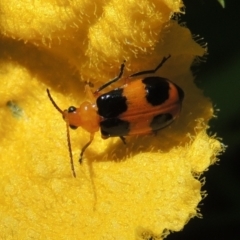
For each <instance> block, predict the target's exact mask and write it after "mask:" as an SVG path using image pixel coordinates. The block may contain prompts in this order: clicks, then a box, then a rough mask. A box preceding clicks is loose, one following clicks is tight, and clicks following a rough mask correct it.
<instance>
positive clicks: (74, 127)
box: [69, 125, 78, 129]
mask: <svg viewBox="0 0 240 240" xmlns="http://www.w3.org/2000/svg"><path fill="white" fill-rule="evenodd" d="M69 127H70V128H71V129H77V128H78V127H76V126H73V125H69Z"/></svg>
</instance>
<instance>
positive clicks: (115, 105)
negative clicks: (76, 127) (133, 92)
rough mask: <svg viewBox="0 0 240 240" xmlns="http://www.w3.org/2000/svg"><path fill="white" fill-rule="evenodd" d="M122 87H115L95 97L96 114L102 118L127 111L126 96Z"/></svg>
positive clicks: (115, 115)
mask: <svg viewBox="0 0 240 240" xmlns="http://www.w3.org/2000/svg"><path fill="white" fill-rule="evenodd" d="M122 93H123V89H122V88H117V89H115V90H112V91H110V92H108V93H105V94H102V95H101V96H99V97H98V98H97V101H96V102H97V107H98V114H99V115H100V116H102V117H104V118H115V117H118V116H119V115H120V114H121V113H123V112H125V111H127V98H126V97H125V96H123V95H122Z"/></svg>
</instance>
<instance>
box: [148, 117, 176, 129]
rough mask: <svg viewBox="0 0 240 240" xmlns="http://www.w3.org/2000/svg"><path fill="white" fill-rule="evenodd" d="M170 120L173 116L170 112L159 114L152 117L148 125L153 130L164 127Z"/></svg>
mask: <svg viewBox="0 0 240 240" xmlns="http://www.w3.org/2000/svg"><path fill="white" fill-rule="evenodd" d="M172 121H173V117H172V115H171V114H170V113H164V114H159V115H157V116H155V117H154V118H153V119H152V121H151V123H150V127H151V128H152V130H153V131H157V130H159V129H161V128H164V127H166V126H167V125H169V124H170V123H171V122H172Z"/></svg>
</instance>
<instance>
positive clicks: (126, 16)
mask: <svg viewBox="0 0 240 240" xmlns="http://www.w3.org/2000/svg"><path fill="white" fill-rule="evenodd" d="M181 7H182V3H181V1H176V0H162V1H155V2H152V1H147V0H145V1H117V0H112V1H103V2H101V1H98V2H97V3H96V2H94V1H93V2H91V1H80V0H79V1H67V0H62V1H46V0H45V1H13V0H11V1H6V0H2V1H1V3H0V9H1V12H0V24H1V25H0V30H1V34H2V35H4V36H5V37H4V38H2V39H1V40H0V41H1V42H0V79H1V84H0V95H1V99H0V122H1V127H0V134H1V144H0V156H1V158H0V159H1V168H0V178H1V182H0V188H1V191H0V194H1V196H0V215H1V218H0V238H2V239H124V240H125V239H138V240H140V239H150V237H152V238H154V239H162V237H163V236H164V235H166V234H167V231H166V229H168V230H172V231H179V230H181V229H182V228H183V226H184V225H185V224H186V222H187V221H188V220H189V219H190V218H191V217H194V216H196V215H197V214H198V213H197V206H198V203H199V201H201V199H202V196H201V185H202V184H201V181H200V180H199V176H200V175H201V173H202V172H203V171H205V170H206V169H207V168H208V167H209V165H211V164H213V163H214V162H215V161H216V156H217V155H218V154H219V152H220V151H221V150H222V146H221V143H220V142H219V141H218V140H217V139H214V138H213V137H209V136H208V135H207V134H206V128H207V122H208V120H209V119H210V118H211V117H212V115H213V109H212V105H211V102H210V101H209V99H207V98H206V97H204V96H203V94H202V92H201V91H200V90H199V89H198V88H197V87H196V86H195V85H194V83H193V77H192V74H191V72H190V70H189V68H190V65H191V64H192V61H193V60H194V58H195V57H196V56H203V55H204V54H205V53H206V49H204V48H203V47H201V46H200V45H198V44H197V43H196V42H195V41H194V40H193V39H192V37H191V33H190V32H189V30H188V29H187V28H185V27H182V26H179V25H178V24H177V23H176V22H175V21H169V19H170V17H171V16H172V14H173V12H180V11H181ZM19 39H22V40H23V41H19ZM24 42H25V43H24ZM26 42H27V43H26ZM169 54H171V56H172V57H171V58H170V59H169V60H168V61H167V62H166V64H165V65H164V66H163V67H162V69H161V70H160V71H159V75H161V76H163V77H167V78H169V79H171V80H172V81H173V82H175V83H176V84H178V85H179V86H180V87H181V88H182V89H183V90H184V92H185V99H184V103H183V109H182V113H181V116H180V117H179V118H178V119H177V120H176V121H175V122H174V123H173V124H172V125H171V126H170V127H168V128H166V129H164V130H162V131H160V132H159V134H158V135H157V136H156V137H155V136H143V137H131V138H127V145H126V146H124V145H123V144H122V142H121V141H120V140H119V139H117V138H116V139H115V138H112V139H109V140H102V139H101V137H100V134H97V135H96V137H95V139H94V142H93V143H92V144H91V146H90V147H89V148H88V149H87V151H86V153H85V155H84V160H83V164H82V165H81V166H80V165H79V164H78V162H77V159H78V156H79V152H80V149H81V147H82V146H83V145H84V144H85V143H86V142H87V141H88V138H89V134H88V133H86V132H84V131H83V130H82V129H78V130H76V131H71V141H72V149H73V155H74V160H75V168H76V173H77V178H76V179H75V178H73V176H72V173H71V169H70V164H69V153H68V148H67V142H66V128H65V123H64V121H63V120H62V117H61V116H60V114H59V113H58V112H57V111H56V110H55V109H54V108H53V106H52V104H51V102H50V101H49V99H48V97H47V94H46V88H50V89H51V94H52V96H53V98H54V99H55V101H56V102H57V104H58V105H59V107H60V108H62V109H65V108H67V107H68V106H70V105H75V106H78V105H79V103H80V102H81V101H83V100H84V99H86V97H85V93H84V81H86V80H91V81H92V82H94V84H95V85H96V86H98V85H100V84H101V83H100V82H106V81H107V80H108V79H111V78H113V77H115V76H116V75H117V74H118V71H119V66H120V64H121V63H122V61H123V60H124V59H125V60H127V69H126V72H125V73H124V74H125V75H126V76H127V75H128V74H132V73H135V72H137V71H139V70H146V69H152V68H154V67H155V66H156V65H157V64H158V62H160V61H161V59H162V57H163V56H167V55H169ZM76 70H77V71H76ZM120 84H121V83H120Z"/></svg>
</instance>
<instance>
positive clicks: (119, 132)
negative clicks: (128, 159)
mask: <svg viewBox="0 0 240 240" xmlns="http://www.w3.org/2000/svg"><path fill="white" fill-rule="evenodd" d="M170 57H171V56H170V55H169V56H168V57H164V58H163V59H162V61H161V62H160V64H159V65H158V66H157V67H156V68H155V69H153V70H147V71H141V72H137V73H134V74H132V75H130V76H128V77H127V78H126V83H125V84H124V85H123V86H121V87H119V88H116V89H114V90H111V91H109V92H106V93H103V94H100V92H101V91H102V90H103V89H105V88H106V87H108V86H109V85H111V84H112V83H114V82H117V81H118V80H119V79H121V78H122V75H123V71H124V67H125V61H124V62H123V64H122V65H121V68H120V72H119V75H118V76H117V77H116V78H114V79H112V80H110V81H109V82H107V83H105V84H104V85H102V86H101V87H100V88H98V89H97V90H96V91H95V92H91V91H90V89H89V88H87V90H88V93H90V94H89V95H90V97H91V102H90V101H84V102H83V103H82V104H81V105H80V107H79V108H76V107H74V106H70V107H69V108H68V109H67V110H64V111H62V110H61V109H60V108H59V107H58V105H57V104H56V103H55V101H54V100H53V98H52V96H51V94H50V91H49V89H47V94H48V97H49V99H50V101H51V102H52V104H53V105H54V107H55V108H56V109H57V110H58V111H59V112H60V113H61V114H62V116H63V119H64V120H65V122H66V125H67V139H68V148H69V154H70V161H71V168H72V172H73V176H74V177H76V174H75V170H74V165H73V156H72V150H71V144H70V137H69V127H70V128H72V129H77V128H78V127H82V128H83V129H85V130H86V131H87V132H89V134H90V139H89V141H88V142H87V143H86V144H85V145H84V146H83V148H82V150H81V153H80V158H79V162H80V164H81V163H82V158H83V154H84V152H85V150H86V149H87V148H88V146H89V145H90V144H91V143H92V141H93V139H94V134H95V133H96V132H98V131H99V130H100V131H101V136H102V138H103V139H107V138H109V137H120V139H121V140H122V141H123V143H124V144H126V141H125V136H131V135H146V134H151V133H156V132H157V131H158V130H160V129H162V128H165V127H166V126H168V125H169V124H171V123H172V122H173V121H174V119H175V118H176V117H177V116H178V115H179V113H180V111H181V107H182V101H183V98H184V92H183V90H182V89H181V88H180V87H179V86H177V85H176V84H175V83H173V82H171V81H170V80H169V79H167V78H164V77H160V76H156V74H155V73H156V71H157V70H159V69H160V68H161V67H162V65H163V64H164V63H165V62H166V61H167V60H168V59H169V58H170ZM144 75H146V76H144ZM131 78H136V79H135V80H132V81H129V80H130V79H131ZM88 87H89V86H88Z"/></svg>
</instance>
